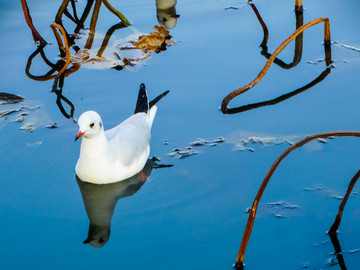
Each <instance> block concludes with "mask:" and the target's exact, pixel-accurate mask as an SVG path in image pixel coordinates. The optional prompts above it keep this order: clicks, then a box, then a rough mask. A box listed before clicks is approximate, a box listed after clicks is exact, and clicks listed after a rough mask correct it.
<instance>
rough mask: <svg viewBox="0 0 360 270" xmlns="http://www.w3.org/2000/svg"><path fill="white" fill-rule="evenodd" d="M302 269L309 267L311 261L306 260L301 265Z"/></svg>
mask: <svg viewBox="0 0 360 270" xmlns="http://www.w3.org/2000/svg"><path fill="white" fill-rule="evenodd" d="M300 268H301V269H307V268H310V263H309V262H304V263H303V264H302V265H301V266H300Z"/></svg>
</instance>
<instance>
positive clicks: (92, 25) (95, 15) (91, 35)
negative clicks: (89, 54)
mask: <svg viewBox="0 0 360 270" xmlns="http://www.w3.org/2000/svg"><path fill="white" fill-rule="evenodd" d="M100 7H101V0H96V1H95V7H94V10H93V15H92V17H91V22H90V33H89V37H88V39H87V41H86V44H85V49H90V48H91V46H92V44H93V42H94V36H95V27H96V23H97V20H98V17H99V12H100Z"/></svg>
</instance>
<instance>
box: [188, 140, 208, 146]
mask: <svg viewBox="0 0 360 270" xmlns="http://www.w3.org/2000/svg"><path fill="white" fill-rule="evenodd" d="M204 144H205V141H204V140H201V139H199V140H196V141H193V142H191V143H190V145H192V146H203V145H204Z"/></svg>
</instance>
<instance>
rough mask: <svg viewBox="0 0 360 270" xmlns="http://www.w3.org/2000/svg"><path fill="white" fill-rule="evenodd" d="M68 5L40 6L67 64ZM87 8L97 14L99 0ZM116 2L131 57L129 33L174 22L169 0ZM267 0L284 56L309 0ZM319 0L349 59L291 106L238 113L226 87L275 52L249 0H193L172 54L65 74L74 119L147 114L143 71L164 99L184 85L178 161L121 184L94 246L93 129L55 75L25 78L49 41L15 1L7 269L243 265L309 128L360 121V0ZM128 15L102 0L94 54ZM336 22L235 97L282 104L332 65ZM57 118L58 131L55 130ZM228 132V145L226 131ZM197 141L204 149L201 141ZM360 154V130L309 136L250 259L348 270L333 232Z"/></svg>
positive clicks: (170, 114)
mask: <svg viewBox="0 0 360 270" xmlns="http://www.w3.org/2000/svg"><path fill="white" fill-rule="evenodd" d="M61 3H62V1H40V0H36V1H28V3H27V4H28V7H29V10H30V14H31V17H32V20H33V23H34V25H35V27H36V29H37V31H38V32H39V33H40V34H41V36H42V37H43V38H44V39H45V40H46V41H47V42H48V43H50V44H49V45H48V46H46V47H45V49H44V50H45V52H46V55H47V57H48V59H49V60H50V61H52V62H53V63H55V62H56V61H57V60H59V49H58V44H57V42H56V39H55V37H54V34H53V31H52V30H51V28H50V24H51V23H53V21H54V18H55V16H56V13H57V11H58V9H59V7H60V5H61ZM76 4H77V7H78V13H79V14H81V12H80V11H82V10H83V8H84V7H85V5H86V1H78V2H77V3H76ZM111 4H112V5H113V6H114V7H115V8H116V9H117V10H119V11H121V13H122V14H124V15H125V16H126V18H127V19H129V20H130V21H131V23H132V26H131V27H125V28H122V29H119V30H116V31H115V32H114V34H113V35H112V36H111V39H110V41H109V44H108V47H107V48H106V50H105V52H104V56H105V57H108V58H111V57H114V53H113V52H114V51H115V52H116V53H122V52H121V51H120V50H119V46H118V45H119V44H122V43H124V42H125V40H126V39H130V40H132V38H134V35H137V36H139V35H140V34H139V33H141V34H149V33H150V32H154V30H153V29H152V28H153V27H154V25H159V22H158V20H157V17H156V3H155V1H144V0H140V1H130V2H125V1H122V2H112V3H111ZM254 4H255V5H256V8H257V10H258V12H259V14H260V15H261V17H262V19H263V20H264V22H265V23H266V26H267V28H268V31H269V39H268V42H267V47H268V52H269V53H270V54H271V53H272V52H274V51H275V49H276V48H277V47H278V46H279V45H280V44H281V43H282V42H283V41H284V40H285V39H286V38H287V37H288V36H289V35H290V34H291V33H293V32H294V31H295V29H296V16H295V12H294V3H293V2H292V1H276V2H274V1H271V2H269V1H255V2H254ZM304 8H305V10H304V13H303V21H304V23H307V22H309V21H311V20H313V19H316V18H319V17H328V18H329V20H330V28H331V41H332V44H331V57H332V61H333V66H332V67H331V70H330V73H329V74H328V75H327V76H326V77H325V78H323V80H322V81H320V82H319V83H317V84H316V85H314V86H313V87H311V88H309V89H308V90H306V91H304V92H302V93H300V94H298V95H296V96H294V97H291V98H289V99H287V100H285V101H283V102H280V103H278V104H275V105H271V106H265V107H260V108H257V109H254V110H249V111H245V112H242V113H238V114H231V115H230V114H223V113H222V112H221V110H220V106H221V102H222V100H223V98H224V97H225V96H226V95H227V94H229V93H230V92H231V91H233V90H235V89H238V88H240V87H242V86H244V85H246V84H248V83H249V82H251V81H252V80H253V79H254V78H255V77H256V76H257V74H258V73H259V72H260V70H261V69H262V68H263V66H264V65H265V63H266V61H267V59H266V58H265V57H264V56H263V55H261V53H260V52H261V48H259V45H260V43H261V42H262V40H263V30H262V27H261V25H260V23H259V22H258V20H257V18H256V15H255V13H254V11H253V9H252V8H251V6H250V5H249V4H248V3H247V2H245V1H235V0H234V1H232V0H229V1H224V0H221V1H206V2H204V1H187V0H184V1H178V3H177V5H176V14H179V15H180V17H179V18H177V23H176V26H175V27H174V28H172V29H168V31H169V32H170V35H171V36H172V38H171V40H173V41H175V44H173V45H172V46H168V47H167V48H166V50H165V51H161V52H160V53H155V52H154V53H152V54H151V56H150V57H149V58H148V59H146V60H142V61H139V62H138V63H136V65H135V66H127V67H125V68H124V69H122V70H115V69H113V68H109V66H106V65H105V64H101V63H94V64H92V63H88V64H83V65H82V66H81V67H80V68H79V70H77V71H76V72H74V73H72V74H70V75H69V76H67V77H66V78H65V79H64V86H63V89H62V90H63V92H62V94H63V96H64V97H66V98H67V99H68V100H69V101H70V102H71V103H72V104H73V105H74V109H75V111H74V119H77V118H78V117H79V116H80V114H81V113H82V112H84V111H87V110H95V111H97V112H98V113H99V114H100V115H101V117H102V119H103V123H104V126H105V129H108V128H111V127H113V126H114V125H116V124H118V123H120V122H121V121H123V120H124V119H126V118H127V117H129V116H130V115H131V114H132V113H133V111H134V107H135V104H136V98H137V94H138V89H139V85H140V84H141V83H145V84H146V86H147V89H148V94H149V96H150V98H154V97H156V96H157V95H159V94H160V93H162V92H164V91H165V90H170V93H169V95H167V96H166V97H165V98H164V99H163V100H161V101H160V102H159V104H158V112H157V115H156V118H155V121H154V125H153V128H152V138H151V153H150V157H152V156H156V157H157V158H159V159H160V161H158V162H157V163H158V164H167V165H174V166H173V167H166V168H154V169H153V170H152V171H151V174H150V176H149V177H148V178H147V180H146V182H145V183H141V185H140V184H139V186H138V187H137V188H136V189H135V190H134V189H132V190H131V191H130V192H129V190H127V189H126V188H127V187H124V186H122V187H120V188H119V187H118V192H119V193H118V194H115V195H114V198H115V199H114V200H115V201H116V200H118V201H117V204H116V207H115V209H114V212H113V215H112V219H111V234H110V238H109V240H108V241H107V242H106V243H105V244H104V246H103V247H101V248H94V247H92V246H90V245H88V244H87V245H85V244H83V241H84V240H85V239H87V237H88V229H89V218H88V214H89V213H87V211H86V210H88V209H85V207H86V206H85V205H84V200H83V196H82V192H83V191H81V190H80V187H79V185H78V182H77V180H76V176H75V165H76V161H77V159H78V156H79V149H80V144H79V143H78V142H76V143H74V137H75V135H76V133H77V132H78V126H77V124H76V121H74V119H67V118H66V117H64V115H63V114H62V112H61V111H60V109H59V107H58V106H57V104H56V98H57V96H56V94H55V93H54V92H51V91H50V88H51V87H52V84H53V80H47V81H37V80H33V79H31V78H29V77H28V76H27V75H26V74H25V68H26V65H27V62H28V58H29V56H30V55H31V54H32V53H33V52H34V51H35V50H36V49H37V46H36V44H35V43H34V40H33V37H32V35H31V31H30V29H29V27H28V25H27V24H26V22H25V19H24V14H23V11H22V7H21V2H20V1H15V2H10V1H4V2H2V3H0V18H1V19H0V33H1V37H2V38H1V41H0V42H1V45H2V46H1V48H2V49H1V50H0V55H1V57H0V59H1V60H2V65H1V72H0V81H1V86H0V92H6V93H11V94H16V95H20V96H22V97H23V98H24V100H23V101H21V102H19V103H12V104H4V103H2V102H0V115H2V113H4V112H8V113H9V114H8V115H7V116H5V114H6V113H4V116H3V117H0V149H1V151H0V155H1V156H0V160H1V163H0V217H1V218H0V219H1V221H0V230H1V231H2V245H1V248H0V269H64V268H66V269H78V268H87V269H112V268H119V269H120V268H121V269H141V268H145V269H232V266H233V264H234V262H235V259H236V255H237V252H238V249H239V246H240V242H241V238H242V234H243V232H244V229H245V225H246V222H247V218H248V213H247V208H248V207H251V204H252V202H253V199H254V197H255V195H256V192H257V190H258V188H259V186H260V184H261V181H262V180H263V178H264V176H265V175H266V173H267V171H268V170H269V168H270V166H271V165H272V163H273V162H274V161H275V160H276V159H277V157H278V156H279V155H281V153H282V152H283V151H285V150H286V149H287V148H288V147H289V146H290V144H291V143H295V142H296V141H298V140H300V139H302V138H304V137H306V136H307V135H311V134H315V133H320V132H327V131H337V130H353V131H359V130H360V129H359V123H360V107H359V106H358V100H359V99H360V92H359V78H360V68H359V64H360V35H359V29H360V20H359V12H360V2H359V1H357V0H351V1H347V2H346V3H344V2H340V1H334V0H330V1H324V0H320V1H307V2H305V3H304ZM70 10H71V9H70ZM90 17H91V13H90V15H89V18H88V20H87V21H86V22H85V27H87V28H88V27H89V25H90ZM118 22H119V19H118V18H117V17H116V16H115V15H114V14H112V13H111V12H110V11H109V10H108V9H107V8H105V6H102V7H101V9H100V14H99V18H98V21H97V25H96V33H95V38H94V42H93V46H92V49H91V50H90V52H91V53H95V54H96V52H97V51H98V49H99V48H100V47H101V44H102V41H103V39H104V37H105V35H106V32H107V31H108V29H109V28H110V27H111V26H113V25H114V24H117V23H118ZM63 24H64V27H65V29H67V30H68V32H69V33H72V32H73V30H74V28H75V26H76V25H75V24H74V23H72V22H71V21H70V20H69V19H68V18H66V17H65V16H64V17H63ZM323 27H324V26H323V24H318V25H316V26H313V27H311V28H310V29H307V30H305V32H304V34H303V46H302V56H301V61H300V62H299V63H298V64H297V65H296V66H295V67H293V68H291V69H283V68H281V67H280V66H278V65H276V64H272V66H271V67H270V69H269V71H268V72H267V74H266V75H265V76H264V78H263V79H262V80H261V81H260V82H259V83H258V84H257V85H256V86H254V87H253V88H252V89H250V90H249V91H248V92H247V93H245V94H243V95H241V96H238V97H236V98H234V99H233V100H232V101H231V102H230V104H229V106H230V107H238V106H242V105H246V104H251V103H257V102H261V101H266V100H271V99H274V98H277V97H279V96H281V95H284V94H286V93H289V92H291V91H293V90H296V89H299V88H301V87H303V86H305V85H307V84H309V83H310V82H311V81H313V80H314V79H315V78H317V77H318V76H319V75H320V74H321V73H322V72H324V71H325V70H326V68H327V67H326V64H325V62H324V58H325V56H324V46H323V40H324V34H323ZM88 32H89V31H88V30H82V31H81V33H83V34H84V35H82V36H81V38H80V39H77V40H76V43H77V45H78V46H79V47H80V48H81V49H83V48H84V46H85V43H86V39H87V35H86V34H87V33H88ZM294 46H295V45H294V42H292V43H290V44H289V45H288V46H287V47H286V48H285V49H284V51H283V52H281V54H280V55H279V56H278V58H280V59H281V60H282V61H284V62H286V63H291V62H292V60H293V57H294ZM70 51H71V54H72V56H74V50H73V49H72V48H70ZM112 59H113V58H112ZM70 66H71V64H70ZM49 69H50V68H49V67H48V66H47V65H46V64H45V63H44V61H42V60H41V57H40V56H39V55H38V56H37V57H36V58H35V59H34V61H33V64H32V66H31V69H30V71H31V72H32V74H35V75H43V74H46V73H47V72H48V71H49ZM55 74H56V73H55ZM63 104H64V109H65V110H66V112H67V113H69V112H70V107H69V106H68V105H66V104H65V103H63ZM12 110H13V111H12ZM10 112H11V113H10ZM54 123H56V126H57V128H49V125H50V126H54ZM219 137H222V138H224V142H218V143H217V142H216V141H215V143H214V140H216V139H217V138H219ZM244 140H246V141H247V143H246V144H244V143H243V142H244ZM195 141H200V142H201V143H200V144H202V145H201V146H193V145H192V143H193V142H195ZM188 147H191V149H188ZM174 149H181V150H184V152H181V153H182V154H179V153H176V152H174ZM186 151H187V152H186ZM192 151H194V152H192ZM359 155H360V139H359V138H356V137H344V138H338V137H335V138H334V139H326V140H325V141H319V140H318V141H314V142H312V143H309V144H307V145H305V146H304V147H301V148H300V149H297V150H295V151H294V152H293V153H291V154H290V155H289V156H288V157H287V158H286V159H285V160H284V161H283V162H282V163H281V164H280V166H279V168H278V170H277V171H276V172H275V174H274V175H273V177H272V178H271V180H270V183H269V185H268V187H267V189H266V190H265V193H264V195H263V198H262V199H261V201H260V204H259V209H258V213H257V218H256V220H255V224H254V228H253V231H252V235H251V238H250V241H249V244H248V248H247V252H246V256H245V264H246V269H302V268H309V269H329V268H331V269H341V268H340V266H339V264H338V260H337V258H336V255H335V254H334V247H333V245H332V243H331V241H330V238H329V236H328V235H327V234H326V232H327V231H328V230H329V228H330V226H331V224H332V223H333V221H334V218H335V216H336V213H337V209H338V207H339V204H340V203H341V199H342V197H343V196H344V194H345V192H346V189H347V186H348V184H349V182H350V180H351V178H352V177H353V176H354V175H355V173H356V172H357V171H358V170H359V169H360V167H359V164H360V163H359V159H358V157H359ZM135 182H136V181H135ZM120 186H121V185H120ZM359 189H360V187H359V184H357V185H355V187H354V190H353V192H352V193H351V195H350V197H349V200H348V203H347V205H346V207H345V210H344V214H343V219H342V222H341V225H340V228H339V233H338V238H339V242H340V245H341V248H342V251H343V253H342V255H343V259H344V262H345V264H346V267H347V269H358V266H359V264H360V241H359V240H358V239H360V229H359V228H360V227H359V224H360V195H359ZM124 190H127V191H126V192H125V193H122V192H124ZM95 193H96V191H95ZM109 196H110V195H109ZM105 197H107V196H105ZM95 201H96V196H95Z"/></svg>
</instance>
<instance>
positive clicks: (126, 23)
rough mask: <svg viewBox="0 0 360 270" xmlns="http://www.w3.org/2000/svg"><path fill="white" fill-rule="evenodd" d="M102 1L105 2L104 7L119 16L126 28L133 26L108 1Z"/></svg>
mask: <svg viewBox="0 0 360 270" xmlns="http://www.w3.org/2000/svg"><path fill="white" fill-rule="evenodd" d="M102 1H103V3H104V5H105V6H106V7H107V9H108V10H110V11H111V12H112V13H113V14H115V16H117V17H118V18H119V19H120V20H121V21H122V22H123V23H124V24H125V25H126V26H130V25H131V23H130V22H129V21H128V19H126V17H125V16H124V15H123V14H122V13H121V12H119V11H118V10H116V9H115V8H114V7H113V6H112V5H110V3H109V2H108V0H102Z"/></svg>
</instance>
